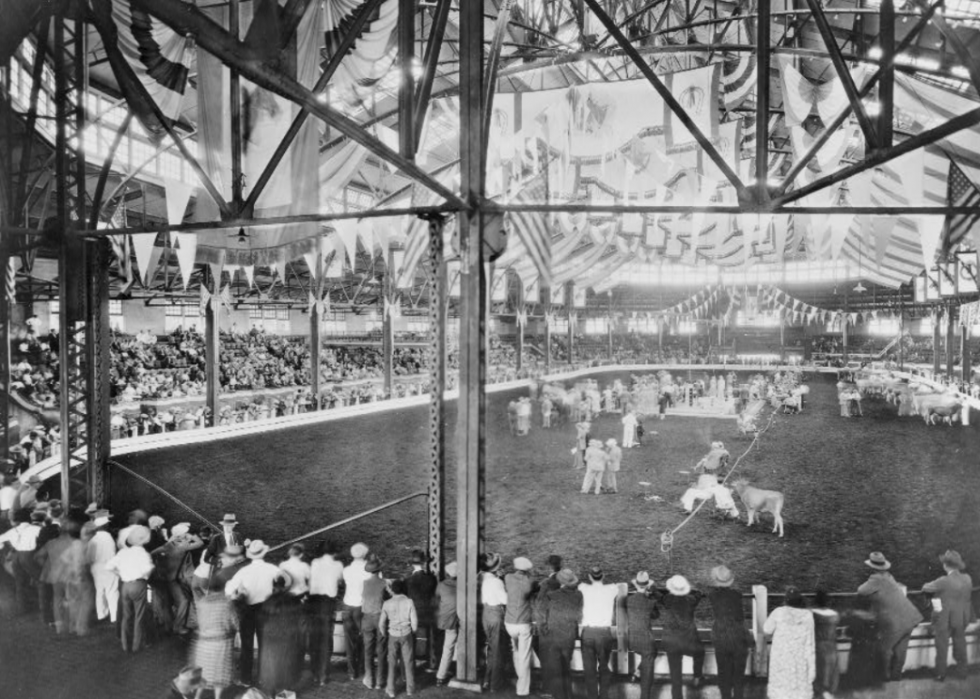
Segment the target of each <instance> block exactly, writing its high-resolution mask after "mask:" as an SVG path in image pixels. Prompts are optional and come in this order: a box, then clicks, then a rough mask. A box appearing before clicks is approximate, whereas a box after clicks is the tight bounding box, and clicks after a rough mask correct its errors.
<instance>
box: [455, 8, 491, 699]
mask: <svg viewBox="0 0 980 699" xmlns="http://www.w3.org/2000/svg"><path fill="white" fill-rule="evenodd" d="M459 32H460V34H459V58H460V76H459V77H460V80H459V84H460V125H461V128H460V139H459V141H460V144H459V145H460V173H461V180H462V198H463V199H464V200H465V201H466V202H467V203H468V204H470V206H471V207H472V208H470V210H468V211H466V212H464V213H462V214H461V215H460V216H459V218H458V219H457V220H458V225H459V256H460V306H459V308H460V312H459V316H460V318H459V400H458V403H457V405H458V408H457V425H456V562H457V564H458V567H459V568H458V569H459V575H458V582H457V588H456V589H457V593H456V610H457V614H458V616H459V643H458V645H457V647H456V678H455V679H454V681H453V684H454V686H462V687H466V688H470V689H478V688H479V684H478V681H479V680H478V675H477V662H478V658H479V648H478V647H477V636H478V633H479V626H480V619H479V615H478V609H479V603H480V594H479V593H480V590H479V566H480V558H481V555H482V553H483V505H484V487H485V484H484V475H485V465H486V464H485V460H486V393H485V380H486V355H485V353H484V352H485V341H486V340H485V334H486V312H487V300H486V296H487V284H486V279H485V277H486V267H485V266H484V264H483V235H482V234H483V213H482V211H481V210H480V208H479V207H480V201H481V200H482V198H483V195H484V189H485V187H484V168H483V152H482V150H483V149H482V134H483V93H484V85H483V4H482V3H475V2H466V3H461V4H460V6H459Z"/></svg>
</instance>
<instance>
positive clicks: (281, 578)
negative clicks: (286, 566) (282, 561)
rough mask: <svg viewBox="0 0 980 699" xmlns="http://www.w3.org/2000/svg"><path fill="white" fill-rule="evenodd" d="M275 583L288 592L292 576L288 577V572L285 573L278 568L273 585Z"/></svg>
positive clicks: (291, 584) (291, 583)
mask: <svg viewBox="0 0 980 699" xmlns="http://www.w3.org/2000/svg"><path fill="white" fill-rule="evenodd" d="M275 583H279V584H281V585H282V587H283V589H285V590H288V589H289V588H291V587H292V586H293V576H292V575H290V574H289V572H288V571H285V570H283V569H282V568H280V569H279V572H278V573H277V574H276V577H275V581H274V583H273V584H275Z"/></svg>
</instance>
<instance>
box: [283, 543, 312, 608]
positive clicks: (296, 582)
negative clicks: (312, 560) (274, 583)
mask: <svg viewBox="0 0 980 699" xmlns="http://www.w3.org/2000/svg"><path fill="white" fill-rule="evenodd" d="M305 553H306V547H305V546H303V544H293V545H292V546H290V547H289V558H287V559H286V560H285V561H283V562H282V563H280V564H279V569H280V570H284V571H286V572H287V573H289V577H290V579H291V580H292V584H291V585H290V586H289V589H288V590H286V592H287V593H288V594H290V595H292V596H293V597H303V596H304V595H306V593H307V592H309V591H310V574H311V568H310V564H309V563H307V562H306V561H304V560H303V554H305Z"/></svg>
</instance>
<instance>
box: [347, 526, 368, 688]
mask: <svg viewBox="0 0 980 699" xmlns="http://www.w3.org/2000/svg"><path fill="white" fill-rule="evenodd" d="M350 555H351V558H352V559H353V560H352V561H351V562H350V565H348V566H346V567H345V568H344V599H343V605H342V606H341V610H342V612H343V619H344V640H345V641H346V643H347V678H348V679H351V680H354V679H357V678H358V677H360V676H361V674H362V673H363V669H364V668H363V667H362V665H363V662H364V642H363V640H362V637H361V622H362V620H363V618H364V613H363V609H362V604H363V601H364V599H363V598H364V581H366V580H367V579H368V578H369V577H370V576H371V573H368V572H367V571H366V570H365V567H366V566H367V560H366V559H367V555H368V547H367V546H366V545H365V544H362V543H360V542H358V543H356V544H354V545H353V546H351V547H350Z"/></svg>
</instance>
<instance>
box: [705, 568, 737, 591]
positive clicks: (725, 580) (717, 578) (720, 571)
mask: <svg viewBox="0 0 980 699" xmlns="http://www.w3.org/2000/svg"><path fill="white" fill-rule="evenodd" d="M734 582H735V576H734V575H733V574H732V571H730V570H729V569H728V566H715V567H714V568H712V569H711V584H712V585H714V586H715V587H731V586H732V583H734Z"/></svg>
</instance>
